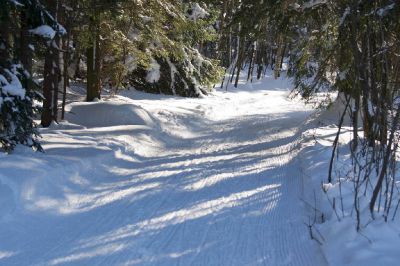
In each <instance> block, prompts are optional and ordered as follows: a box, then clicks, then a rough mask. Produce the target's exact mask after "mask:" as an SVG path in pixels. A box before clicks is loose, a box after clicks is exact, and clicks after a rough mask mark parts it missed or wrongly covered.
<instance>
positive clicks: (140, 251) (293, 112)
mask: <svg viewBox="0 0 400 266" xmlns="http://www.w3.org/2000/svg"><path fill="white" fill-rule="evenodd" d="M290 87H291V85H290V83H289V82H288V81H287V80H284V79H280V80H278V81H274V80H273V79H272V78H270V77H267V78H266V79H265V80H263V82H260V83H255V84H253V85H246V84H241V86H240V88H239V89H231V88H229V89H228V92H224V91H217V92H215V93H213V94H212V95H210V96H208V97H205V98H204V99H183V98H176V97H169V96H159V95H149V94H144V93H140V92H136V91H126V92H124V93H123V95H121V96H116V97H113V98H109V99H106V100H105V101H102V102H98V103H90V104H87V103H79V104H78V103H76V104H73V105H71V106H70V107H69V108H70V109H69V110H70V113H69V115H68V119H69V121H68V122H64V123H62V124H60V125H55V126H53V127H52V128H50V129H46V130H42V134H43V146H44V148H45V150H46V153H45V154H33V152H31V151H29V150H27V149H24V148H19V149H17V151H16V153H15V154H12V155H4V154H1V155H0V203H1V204H2V205H0V210H1V211H0V213H1V216H0V239H1V241H0V264H2V265H273V266H277V265H307V266H308V265H318V266H319V265H325V260H324V258H323V257H322V255H321V254H322V253H321V252H320V250H319V247H318V245H317V244H316V243H315V242H313V241H312V240H310V238H309V235H308V229H307V227H306V226H305V225H304V221H305V220H307V217H305V215H304V210H303V205H302V201H301V200H300V198H301V197H302V188H303V186H302V178H301V173H300V167H299V161H298V160H297V159H296V154H297V153H298V151H299V149H298V148H299V145H298V142H299V136H300V135H301V132H298V128H299V126H301V125H302V124H303V123H304V121H305V120H306V119H307V117H308V116H309V114H310V113H311V112H312V110H311V109H310V108H308V107H306V106H305V105H303V104H302V103H301V102H298V101H293V100H289V99H288V98H287V95H288V89H289V88H290Z"/></svg>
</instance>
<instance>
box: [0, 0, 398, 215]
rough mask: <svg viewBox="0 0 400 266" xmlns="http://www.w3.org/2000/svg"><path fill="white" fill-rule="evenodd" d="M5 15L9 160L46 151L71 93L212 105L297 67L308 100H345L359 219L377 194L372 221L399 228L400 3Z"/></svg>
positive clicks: (3, 91)
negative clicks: (135, 93) (151, 96)
mask: <svg viewBox="0 0 400 266" xmlns="http://www.w3.org/2000/svg"><path fill="white" fill-rule="evenodd" d="M0 7H1V8H0V143H1V146H2V149H3V150H5V151H11V150H12V149H13V148H14V147H15V146H16V145H17V144H23V145H27V146H31V147H34V148H35V149H37V150H41V146H40V143H39V142H38V138H37V134H38V133H37V126H38V125H37V124H36V122H35V121H39V120H40V124H41V126H42V127H48V126H50V125H51V123H53V122H57V121H59V120H60V119H61V120H62V119H63V118H64V110H65V103H66V100H67V97H68V94H67V91H68V88H69V84H70V82H80V83H84V84H85V86H86V91H87V96H86V99H87V101H95V100H97V99H100V98H101V95H102V91H104V90H107V91H108V92H110V93H116V92H117V91H118V90H122V89H129V88H135V89H137V90H143V91H146V92H151V93H163V94H173V95H180V96H185V97H200V96H204V95H207V93H208V92H209V91H210V90H211V89H212V88H213V86H221V87H222V88H225V89H226V88H227V85H228V84H234V86H237V85H238V81H239V74H240V73H241V71H243V70H246V71H247V72H246V73H247V80H248V82H252V81H253V79H261V78H262V77H263V76H264V75H265V71H266V70H267V69H268V68H272V69H273V70H274V75H275V77H276V78H277V77H279V76H280V75H281V72H282V69H283V68H284V65H285V66H287V74H288V75H289V76H290V77H292V78H293V79H294V83H295V87H296V88H295V91H296V92H297V93H298V94H299V95H301V96H302V97H303V98H305V99H310V98H312V97H313V96H314V95H315V94H316V93H318V92H322V91H324V92H326V91H330V92H338V93H339V95H341V96H342V97H341V98H340V99H343V101H344V103H343V105H344V106H345V108H344V110H343V112H344V115H348V116H350V117H351V121H352V123H351V126H352V130H353V137H352V143H351V147H352V151H353V155H352V156H353V159H354V172H353V173H352V174H351V175H352V178H353V179H354V184H355V193H356V195H355V197H354V206H355V211H356V212H359V211H360V210H359V209H358V206H359V202H358V200H359V197H358V195H357V194H363V193H364V191H365V190H366V189H367V188H372V189H373V194H372V196H371V199H370V205H369V206H370V212H371V214H372V215H374V212H375V211H376V210H378V211H380V212H382V213H383V215H384V216H385V217H386V219H388V218H389V216H390V211H391V210H393V209H394V208H396V210H397V207H398V205H399V204H398V203H397V202H392V196H393V191H394V190H395V189H396V170H397V169H396V153H397V152H398V146H399V129H400V121H399V120H400V101H399V96H400V95H399V88H400V87H399V86H400V20H399V16H400V4H399V3H398V1H395V0H377V1H369V0H360V1H353V0H338V1H333V0H332V1H330V0H310V1H294V0H282V1H269V0H265V1H252V0H220V1H211V0H204V1H197V2H192V1H184V0H178V1H172V0H145V1H139V0H126V1H117V0H114V1H102V0H66V1H61V0H57V1H55V0H0ZM285 69H286V68H285ZM342 123H343V119H341V121H339V127H338V128H339V133H340V128H341V127H342ZM339 133H338V134H339ZM337 144H338V143H337V141H335V143H334V145H335V146H334V148H333V153H332V160H331V166H332V164H333V163H334V161H335V160H336V156H337V154H336V151H337V150H336V145H337ZM331 169H332V167H331ZM331 169H330V172H329V175H328V178H327V181H329V182H334V181H335V180H333V177H332V174H331ZM372 174H375V175H376V176H377V177H378V178H377V182H373V183H372V182H371V180H370V176H371V175H372ZM396 204H397V207H396ZM377 205H379V207H378V208H376V207H377Z"/></svg>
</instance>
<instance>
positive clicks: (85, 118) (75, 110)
mask: <svg viewBox="0 0 400 266" xmlns="http://www.w3.org/2000/svg"><path fill="white" fill-rule="evenodd" d="M68 109H69V110H68V112H67V114H66V120H67V121H69V122H70V123H73V124H77V125H81V126H85V127H88V128H92V127H111V126H122V125H145V126H152V125H154V120H153V117H152V116H151V115H150V114H149V113H148V112H147V111H146V110H144V109H143V108H141V107H140V106H137V105H134V104H125V103H120V102H95V103H74V104H71V105H70V106H69V108H68Z"/></svg>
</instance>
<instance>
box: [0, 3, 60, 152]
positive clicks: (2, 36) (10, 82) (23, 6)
mask: <svg viewBox="0 0 400 266" xmlns="http://www.w3.org/2000/svg"><path fill="white" fill-rule="evenodd" d="M0 6H1V10H0V24H1V27H0V144H1V147H0V148H1V149H3V150H5V151H11V150H12V149H13V148H14V147H15V146H16V145H17V144H23V145H26V146H30V147H34V148H35V149H37V150H41V147H40V144H39V143H38V141H37V138H36V137H37V136H38V133H37V130H36V124H35V123H34V118H35V115H37V114H38V111H39V108H38V106H37V104H36V101H40V100H42V96H41V94H40V92H39V91H38V86H37V85H38V84H37V83H36V82H34V81H33V79H32V73H31V70H32V64H31V62H30V61H31V60H32V52H33V51H32V50H33V49H34V47H33V46H32V44H30V43H29V39H30V36H32V35H38V36H39V38H53V37H54V36H55V35H56V34H57V32H56V30H55V27H56V26H57V25H58V23H57V22H56V20H55V19H54V18H53V17H52V16H51V15H50V13H49V12H48V11H47V10H46V8H45V7H44V6H43V5H42V4H41V3H40V2H39V1H37V0H1V1H0ZM53 28H54V29H53Z"/></svg>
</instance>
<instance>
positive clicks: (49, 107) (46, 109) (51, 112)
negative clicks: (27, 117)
mask: <svg viewBox="0 0 400 266" xmlns="http://www.w3.org/2000/svg"><path fill="white" fill-rule="evenodd" d="M47 2H48V7H49V10H50V12H51V13H52V15H53V16H55V17H57V13H58V6H59V5H58V1H52V0H48V1H47ZM59 47H60V37H59V36H58V35H56V36H55V37H54V39H53V40H52V41H51V43H50V45H49V47H47V51H46V55H45V63H44V74H43V76H44V81H43V96H44V100H43V110H42V121H41V124H42V126H43V127H48V126H50V124H51V122H52V121H57V115H58V86H59V81H60V77H61V71H60V51H59Z"/></svg>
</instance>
